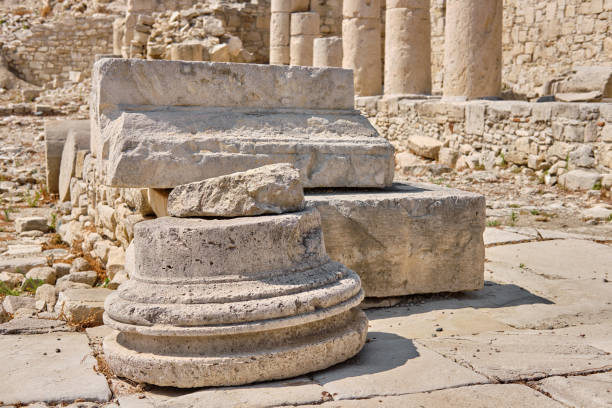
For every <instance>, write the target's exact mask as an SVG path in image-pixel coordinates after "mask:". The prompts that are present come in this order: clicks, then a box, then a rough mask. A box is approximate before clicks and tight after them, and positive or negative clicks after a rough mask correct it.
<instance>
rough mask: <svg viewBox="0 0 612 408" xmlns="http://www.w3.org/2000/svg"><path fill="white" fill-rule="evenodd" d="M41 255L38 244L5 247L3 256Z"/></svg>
mask: <svg viewBox="0 0 612 408" xmlns="http://www.w3.org/2000/svg"><path fill="white" fill-rule="evenodd" d="M40 253H42V245H39V244H11V245H7V250H6V251H5V252H3V253H2V255H3V256H24V255H37V254H40Z"/></svg>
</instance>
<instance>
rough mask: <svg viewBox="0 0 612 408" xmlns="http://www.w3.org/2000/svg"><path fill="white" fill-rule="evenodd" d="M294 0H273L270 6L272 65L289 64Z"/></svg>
mask: <svg viewBox="0 0 612 408" xmlns="http://www.w3.org/2000/svg"><path fill="white" fill-rule="evenodd" d="M292 3H293V1H292V0H272V4H271V6H270V11H271V15H270V64H274V65H287V64H289V37H290V35H291V31H290V27H291V8H292Z"/></svg>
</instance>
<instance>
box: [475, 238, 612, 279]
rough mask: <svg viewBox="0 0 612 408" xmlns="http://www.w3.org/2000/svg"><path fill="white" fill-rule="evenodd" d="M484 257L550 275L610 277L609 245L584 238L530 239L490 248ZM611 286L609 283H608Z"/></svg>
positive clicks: (588, 277) (610, 249)
mask: <svg viewBox="0 0 612 408" xmlns="http://www.w3.org/2000/svg"><path fill="white" fill-rule="evenodd" d="M486 256H487V260H488V261H489V262H490V263H491V264H493V265H498V264H504V265H509V266H513V267H519V266H520V265H521V264H522V265H524V268H528V269H529V270H530V271H532V272H534V273H537V274H539V275H542V276H545V277H549V279H574V280H577V279H592V278H596V279H599V280H600V281H603V279H604V278H609V280H611V281H612V268H610V265H612V248H611V247H610V246H608V245H604V244H598V243H595V242H591V241H586V240H577V239H567V240H553V241H540V242H530V243H525V244H517V245H508V246H502V247H494V248H489V249H487V251H486ZM611 286H612V285H611Z"/></svg>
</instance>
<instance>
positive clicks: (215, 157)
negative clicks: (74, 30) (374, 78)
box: [91, 59, 394, 189]
mask: <svg viewBox="0 0 612 408" xmlns="http://www.w3.org/2000/svg"><path fill="white" fill-rule="evenodd" d="M91 115H92V123H93V126H94V127H95V128H96V129H95V130H92V138H95V139H96V140H95V141H93V140H92V150H94V155H95V156H96V158H97V159H98V163H100V165H101V166H104V170H105V171H102V173H104V174H106V178H105V184H107V185H110V186H115V187H141V188H144V187H146V188H158V189H164V188H173V187H175V186H177V185H181V184H187V183H191V182H195V181H201V180H204V179H208V178H211V177H217V176H221V175H225V174H230V173H235V172H239V171H245V170H249V169H252V168H255V167H261V166H264V165H267V164H274V163H290V164H292V165H293V166H295V167H296V168H297V169H298V170H300V176H301V178H302V181H303V183H304V186H305V187H384V186H387V185H390V184H391V182H392V180H393V165H394V164H393V147H392V146H391V144H390V143H389V142H388V141H387V140H386V139H384V138H382V137H380V136H379V134H378V132H377V131H376V130H375V129H374V127H372V125H371V124H370V123H369V122H368V120H367V119H366V118H365V117H363V116H361V115H360V114H359V112H358V111H356V110H354V109H353V78H352V73H351V71H350V70H344V69H339V68H313V67H295V66H294V67H287V66H269V65H250V64H227V63H208V62H184V61H142V60H127V59H105V60H101V61H98V62H97V63H96V64H95V66H94V75H93V91H92V104H91Z"/></svg>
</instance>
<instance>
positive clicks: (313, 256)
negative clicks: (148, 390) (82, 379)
mask: <svg viewBox="0 0 612 408" xmlns="http://www.w3.org/2000/svg"><path fill="white" fill-rule="evenodd" d="M202 236H205V237H206V240H204V241H203V240H202ZM133 243H134V249H135V255H136V266H135V271H134V273H133V274H132V276H131V280H129V281H128V282H126V283H124V284H122V285H121V286H120V287H119V289H118V290H117V291H116V292H114V293H113V294H112V295H111V296H109V298H108V299H107V301H106V305H105V309H106V311H105V315H104V322H105V324H107V325H109V326H111V327H113V328H114V329H117V330H120V331H121V333H116V334H114V335H113V336H111V337H108V338H106V339H105V341H104V350H105V356H106V358H107V361H108V363H109V365H110V366H111V368H112V369H113V370H114V371H115V373H117V374H119V375H122V376H125V377H128V378H131V379H133V380H136V381H144V382H149V383H153V384H157V385H171V386H175V387H184V388H187V387H197V386H205V385H238V384H245V383H251V382H255V381H263V380H268V379H281V378H288V377H294V376H297V375H301V374H304V373H307V372H310V371H314V370H318V369H322V368H326V367H329V366H331V365H333V364H337V363H338V362H340V361H344V360H346V359H347V358H349V357H351V356H353V355H355V354H356V353H357V352H358V351H359V350H360V349H361V347H362V346H363V344H364V342H365V334H366V330H367V319H366V318H365V315H364V314H363V312H361V311H360V310H358V309H357V308H356V306H357V305H358V304H359V303H360V302H361V300H362V299H363V291H362V290H361V287H360V283H359V278H358V276H357V275H356V274H355V273H354V272H352V271H350V270H349V269H347V268H346V267H344V266H342V265H340V264H338V263H336V262H333V261H330V260H329V258H328V256H327V254H326V253H325V249H324V248H323V244H322V233H321V227H320V218H319V214H318V213H317V212H316V211H314V210H308V211H303V212H299V213H292V214H283V215H276V216H260V217H244V218H234V219H217V220H205V219H183V218H170V217H164V218H158V219H156V220H153V221H144V222H141V223H139V224H137V225H136V228H135V237H134V241H133ZM194 352H195V353H197V354H196V355H197V357H196V356H194V354H193V353H194ZM144 367H146V369H144ZM238 367H240V369H239V370H238Z"/></svg>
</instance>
